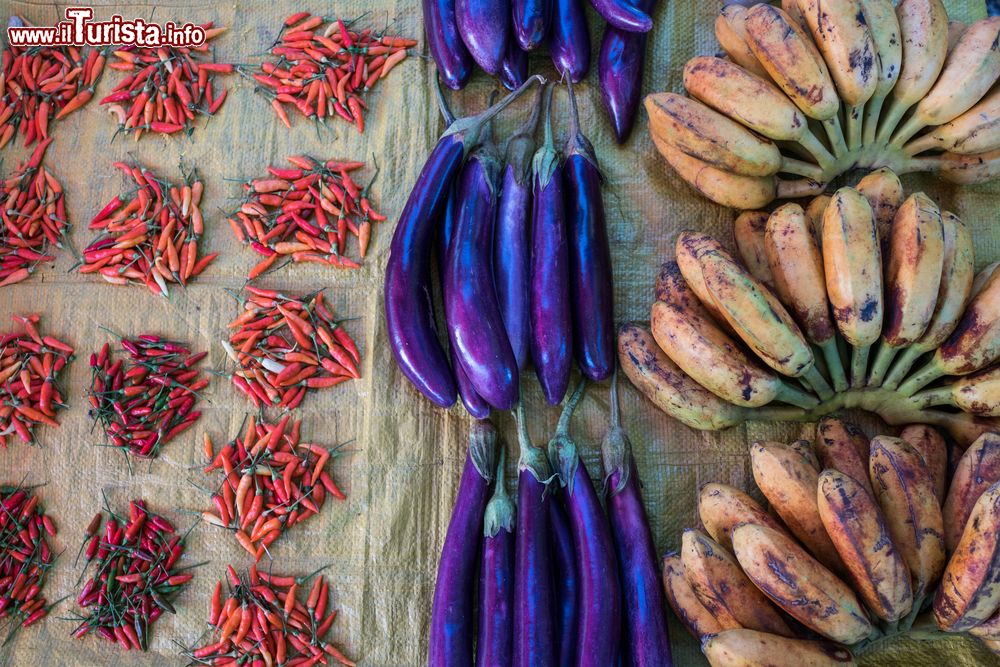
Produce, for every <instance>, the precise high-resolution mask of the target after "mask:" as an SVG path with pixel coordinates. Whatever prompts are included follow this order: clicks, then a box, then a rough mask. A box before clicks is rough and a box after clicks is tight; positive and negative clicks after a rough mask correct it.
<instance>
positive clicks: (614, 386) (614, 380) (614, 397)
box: [610, 360, 622, 429]
mask: <svg viewBox="0 0 1000 667" xmlns="http://www.w3.org/2000/svg"><path fill="white" fill-rule="evenodd" d="M610 401H611V428H613V429H620V428H621V427H622V418H621V410H620V409H619V407H618V361H617V360H615V367H614V370H612V371H611V397H610Z"/></svg>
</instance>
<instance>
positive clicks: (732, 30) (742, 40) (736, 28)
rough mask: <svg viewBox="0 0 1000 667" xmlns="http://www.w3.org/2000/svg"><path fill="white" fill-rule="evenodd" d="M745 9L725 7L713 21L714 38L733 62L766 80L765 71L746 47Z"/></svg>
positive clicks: (737, 6)
mask: <svg viewBox="0 0 1000 667" xmlns="http://www.w3.org/2000/svg"><path fill="white" fill-rule="evenodd" d="M746 15H747V9H746V7H741V6H740V5H732V4H731V5H726V6H725V7H723V8H722V11H721V12H720V13H719V16H718V18H716V19H715V38H716V39H718V40H719V44H720V45H721V46H722V50H723V51H725V52H726V55H728V56H729V57H730V58H732V60H733V62H735V63H736V64H738V65H739V66H740V67H742V68H743V69H745V70H747V71H748V72H752V73H753V74H756V75H757V76H760V77H763V78H764V79H767V78H768V74H767V70H765V69H764V67H763V66H762V65H761V64H760V61H758V60H757V56H755V55H754V54H753V51H751V50H750V47H749V46H748V45H747V30H746V26H745V21H746Z"/></svg>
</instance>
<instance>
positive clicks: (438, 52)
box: [423, 0, 473, 90]
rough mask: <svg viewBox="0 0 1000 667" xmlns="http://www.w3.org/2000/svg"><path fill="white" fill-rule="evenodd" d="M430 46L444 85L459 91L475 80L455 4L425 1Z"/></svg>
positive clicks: (446, 0)
mask: <svg viewBox="0 0 1000 667" xmlns="http://www.w3.org/2000/svg"><path fill="white" fill-rule="evenodd" d="M423 3H424V29H425V31H426V33H427V46H428V48H429V49H430V51H431V56H432V57H433V58H434V62H435V63H437V70H438V75H439V76H440V77H441V79H442V80H443V81H444V85H446V86H448V87H449V88H451V89H452V90H459V89H461V88H464V87H465V84H467V83H469V78H470V77H471V76H472V65H473V63H472V56H471V55H470V54H469V50H468V49H466V48H465V43H464V42H462V37H461V35H460V34H459V32H458V21H457V20H456V19H457V17H456V16H455V0H423Z"/></svg>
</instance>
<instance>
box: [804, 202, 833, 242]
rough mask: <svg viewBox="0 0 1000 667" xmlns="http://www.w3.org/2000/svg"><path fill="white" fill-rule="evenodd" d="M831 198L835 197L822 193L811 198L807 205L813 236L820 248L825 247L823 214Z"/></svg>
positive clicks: (807, 216) (806, 210)
mask: <svg viewBox="0 0 1000 667" xmlns="http://www.w3.org/2000/svg"><path fill="white" fill-rule="evenodd" d="M831 200H833V197H831V196H830V195H827V194H822V195H819V196H818V197H813V198H812V199H811V200H809V203H808V204H807V205H806V207H805V212H806V220H807V221H808V222H809V229H810V230H812V235H813V238H814V239H816V245H817V246H818V247H819V248H820V250H822V249H823V214H824V213H825V212H826V207H827V206H829V205H830V201H831Z"/></svg>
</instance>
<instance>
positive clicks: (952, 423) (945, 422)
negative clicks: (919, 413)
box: [924, 410, 1000, 451]
mask: <svg viewBox="0 0 1000 667" xmlns="http://www.w3.org/2000/svg"><path fill="white" fill-rule="evenodd" d="M924 415H925V416H928V420H932V421H933V422H934V425H935V426H938V427H939V428H943V429H946V430H947V431H948V435H950V436H951V439H952V440H954V441H955V444H956V445H957V446H958V448H959V449H960V450H961V451H964V450H965V449H967V448H968V447H971V446H972V445H973V443H975V442H976V440H978V439H979V438H981V437H983V436H984V435H987V434H994V433H997V432H1000V418H997V417H980V416H979V415H970V414H967V413H965V412H957V413H952V412H937V413H932V411H930V410H927V411H925V412H924Z"/></svg>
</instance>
